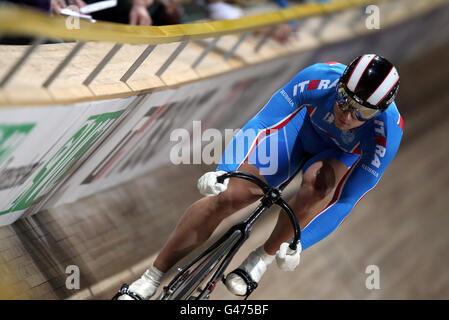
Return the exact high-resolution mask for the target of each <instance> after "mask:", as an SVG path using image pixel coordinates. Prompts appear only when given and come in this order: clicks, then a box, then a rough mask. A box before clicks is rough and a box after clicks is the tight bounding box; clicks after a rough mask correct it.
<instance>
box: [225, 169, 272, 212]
mask: <svg viewBox="0 0 449 320" xmlns="http://www.w3.org/2000/svg"><path fill="white" fill-rule="evenodd" d="M239 171H243V172H246V173H250V174H253V175H255V176H256V177H259V178H260V179H262V180H263V181H265V182H266V180H265V177H264V176H263V175H261V174H260V172H259V169H258V168H257V167H256V166H254V165H253V164H250V163H244V164H242V165H241V166H240V167H239ZM262 196H263V192H262V190H261V189H260V188H259V187H258V186H257V185H255V184H254V183H252V182H250V181H247V180H244V179H239V178H231V179H230V181H229V184H228V187H227V189H226V191H224V192H222V193H220V194H219V195H218V197H217V199H218V201H219V205H221V206H224V207H226V208H227V209H229V210H231V211H232V212H234V211H235V210H240V209H242V208H244V207H246V206H248V205H250V204H251V203H253V202H254V201H256V200H258V199H259V198H261V197H262ZM229 210H225V212H227V215H228V214H229V213H232V212H229Z"/></svg>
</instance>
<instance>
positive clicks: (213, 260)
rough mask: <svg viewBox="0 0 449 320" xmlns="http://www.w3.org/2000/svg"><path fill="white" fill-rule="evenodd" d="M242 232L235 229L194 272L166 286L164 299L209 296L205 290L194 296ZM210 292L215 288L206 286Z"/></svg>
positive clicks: (161, 297)
mask: <svg viewBox="0 0 449 320" xmlns="http://www.w3.org/2000/svg"><path fill="white" fill-rule="evenodd" d="M241 235H242V232H241V231H240V230H236V231H234V233H232V235H231V236H230V237H229V238H228V239H227V240H226V241H225V242H223V244H222V245H220V246H219V247H218V248H217V249H215V250H214V251H212V252H211V253H210V254H209V255H207V256H206V257H205V258H204V259H203V261H202V262H201V263H200V264H199V265H198V266H197V267H196V268H195V269H193V271H192V272H190V273H189V272H188V271H186V272H187V274H186V275H185V276H182V275H181V278H180V281H176V282H175V283H174V284H173V286H172V287H168V288H164V293H162V295H161V296H160V299H162V300H189V299H193V300H196V299H199V300H201V299H204V298H207V297H208V294H205V291H204V290H200V291H202V293H201V295H200V296H198V297H194V296H193V294H194V293H195V291H196V290H197V289H198V288H199V287H200V286H201V285H202V284H203V283H204V282H205V280H206V278H207V277H208V276H209V275H210V274H211V273H212V271H213V270H214V269H215V267H216V266H217V265H218V264H219V263H220V262H221V261H222V260H223V259H224V258H225V257H226V255H227V254H228V253H229V251H230V250H231V249H232V248H233V247H234V245H235V244H236V243H237V241H238V240H239V239H240V237H241ZM205 290H207V291H208V292H209V293H210V292H211V291H212V290H213V288H205Z"/></svg>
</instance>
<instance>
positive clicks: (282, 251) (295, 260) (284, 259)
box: [276, 242, 302, 271]
mask: <svg viewBox="0 0 449 320" xmlns="http://www.w3.org/2000/svg"><path fill="white" fill-rule="evenodd" d="M289 246H290V244H289V243H288V242H284V243H282V244H281V246H280V248H279V250H278V251H277V252H276V263H277V264H278V266H279V268H280V269H281V270H283V271H293V270H295V269H296V267H297V266H298V265H299V261H300V258H301V257H300V254H301V250H302V248H301V243H298V246H297V247H296V250H295V251H294V250H292V249H290V247H289Z"/></svg>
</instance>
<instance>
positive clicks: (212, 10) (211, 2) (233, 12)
mask: <svg viewBox="0 0 449 320" xmlns="http://www.w3.org/2000/svg"><path fill="white" fill-rule="evenodd" d="M197 3H198V4H202V5H206V7H207V11H208V15H209V19H211V20H232V19H238V18H241V17H243V11H242V10H241V9H240V8H239V7H238V6H237V5H235V4H234V3H233V2H232V1H216V0H198V1H197Z"/></svg>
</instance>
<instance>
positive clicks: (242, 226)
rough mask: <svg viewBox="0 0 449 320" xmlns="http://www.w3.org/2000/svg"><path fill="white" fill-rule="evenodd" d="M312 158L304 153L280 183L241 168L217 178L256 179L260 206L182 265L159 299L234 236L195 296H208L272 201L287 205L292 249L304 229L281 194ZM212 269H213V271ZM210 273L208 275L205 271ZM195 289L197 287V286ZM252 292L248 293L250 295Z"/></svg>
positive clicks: (283, 205) (254, 180) (285, 207)
mask: <svg viewBox="0 0 449 320" xmlns="http://www.w3.org/2000/svg"><path fill="white" fill-rule="evenodd" d="M308 159H309V157H308V156H305V157H304V158H303V160H302V161H301V163H300V165H299V168H298V169H297V171H296V172H295V174H294V175H292V176H291V177H290V178H289V179H288V180H287V181H285V182H284V183H282V184H281V185H280V186H279V187H269V186H268V185H267V184H266V183H265V182H264V181H262V180H261V179H259V178H258V177H256V176H253V175H250V174H247V173H244V172H240V171H233V172H227V173H225V174H223V175H222V176H220V177H218V178H217V181H218V182H219V183H223V181H224V180H225V179H227V178H232V177H237V178H241V179H245V180H248V181H251V182H253V183H254V184H256V185H258V186H259V187H260V188H261V189H262V190H263V192H264V196H263V198H262V199H261V200H260V202H261V203H260V204H259V206H258V207H257V208H256V209H255V210H254V211H253V212H252V213H251V215H250V216H249V217H247V218H246V219H245V220H244V221H243V222H241V223H238V224H236V225H234V226H232V227H231V228H230V229H229V230H228V231H227V232H226V233H225V234H224V235H223V236H222V237H220V238H219V239H218V240H217V241H216V242H215V243H213V244H212V245H210V246H209V247H208V248H207V249H206V250H205V251H203V252H202V253H201V254H200V255H198V256H197V257H196V258H194V259H193V260H192V261H191V262H190V263H188V264H187V265H186V266H184V267H183V268H179V269H178V271H179V273H178V274H177V275H176V276H175V277H174V278H173V280H172V281H171V282H170V283H169V284H168V285H167V286H165V287H164V291H163V293H162V294H161V295H160V297H159V298H160V299H163V298H165V295H167V294H170V293H169V290H170V289H171V288H172V287H173V286H174V284H176V282H177V281H178V280H180V279H182V277H183V276H184V275H186V272H187V271H188V270H189V269H190V268H191V267H192V266H193V265H195V264H196V263H197V262H199V261H200V260H201V259H203V258H205V257H206V256H208V255H209V254H211V253H212V252H213V251H214V250H216V249H217V248H219V247H220V246H221V245H222V244H223V243H225V242H226V241H228V240H229V239H231V240H232V241H231V245H232V248H231V249H230V250H229V251H228V252H227V253H225V254H224V258H223V259H222V261H221V263H219V266H218V268H217V270H216V271H215V273H214V275H213V276H212V277H211V279H210V280H209V282H208V283H207V284H206V286H205V287H204V289H202V290H201V293H200V295H199V296H198V297H196V299H198V300H201V299H204V298H208V297H209V295H210V293H211V292H212V291H213V289H214V288H215V285H216V283H217V280H218V279H219V278H220V277H223V274H224V271H225V269H226V267H227V266H228V265H229V263H230V262H231V260H232V258H233V257H234V255H235V254H236V252H237V251H238V250H239V249H240V247H241V246H242V245H243V243H244V242H245V241H246V240H247V239H248V237H249V235H250V233H251V230H252V227H253V225H254V223H255V222H256V221H257V220H258V219H259V217H260V216H261V215H262V214H263V213H264V212H265V211H266V210H268V209H269V208H270V207H271V206H272V205H273V204H276V205H278V206H280V207H281V208H282V209H284V211H285V213H286V214H287V215H288V217H289V219H290V222H291V224H292V226H293V229H294V241H293V242H292V243H291V244H290V248H291V249H292V250H296V247H297V244H298V243H299V240H300V238H301V229H300V226H299V223H298V220H297V218H296V216H295V214H294V212H293V210H292V209H291V208H290V207H289V206H288V204H287V203H286V202H285V201H284V200H283V199H282V198H281V194H282V191H283V190H284V189H285V187H286V186H287V185H288V184H289V183H290V182H291V181H292V180H293V178H294V177H295V176H296V175H297V174H298V173H299V172H300V171H301V169H302V168H303V166H304V164H305V163H306V161H307V160H308ZM215 266H216V265H214V266H213V268H212V270H213V269H214V268H215ZM212 270H211V271H212ZM205 277H207V275H205ZM195 289H196V288H195ZM248 296H249V294H248V295H247V296H246V298H248Z"/></svg>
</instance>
